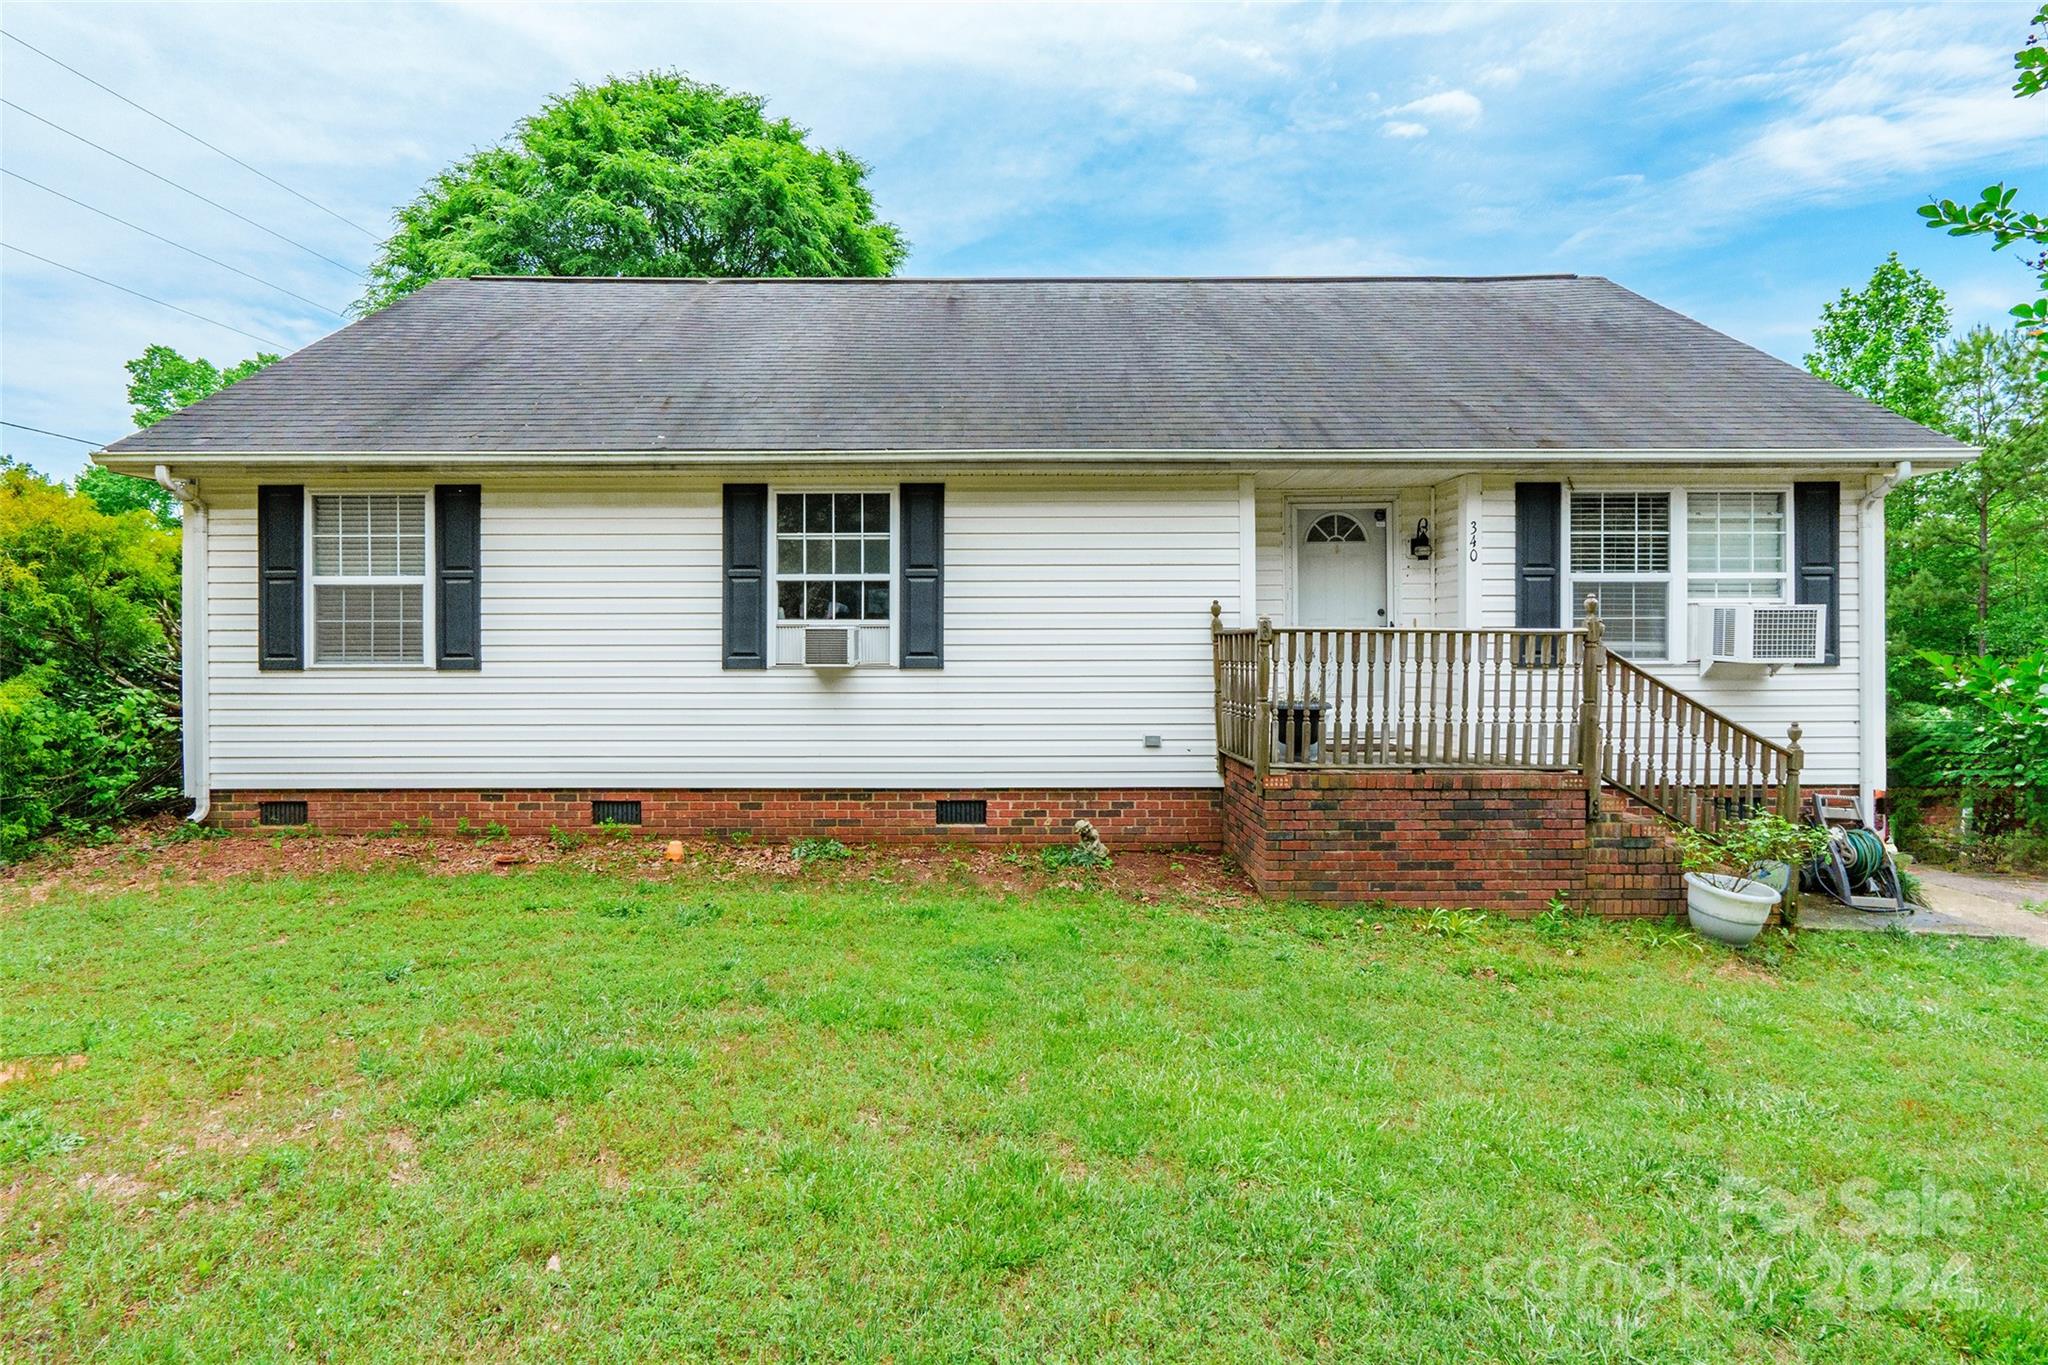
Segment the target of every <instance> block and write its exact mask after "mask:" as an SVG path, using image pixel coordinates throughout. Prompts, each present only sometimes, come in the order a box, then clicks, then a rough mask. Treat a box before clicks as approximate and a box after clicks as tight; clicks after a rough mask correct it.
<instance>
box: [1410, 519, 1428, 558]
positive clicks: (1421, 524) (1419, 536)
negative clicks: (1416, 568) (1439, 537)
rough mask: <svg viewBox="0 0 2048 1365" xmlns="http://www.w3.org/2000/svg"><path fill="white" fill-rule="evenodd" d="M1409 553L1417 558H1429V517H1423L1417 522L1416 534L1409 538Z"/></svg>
mask: <svg viewBox="0 0 2048 1365" xmlns="http://www.w3.org/2000/svg"><path fill="white" fill-rule="evenodd" d="M1408 553H1409V554H1411V555H1413V556H1414V557H1415V558H1417V559H1428V558H1429V518H1428V517H1422V518H1420V519H1418V520H1417V521H1416V523H1415V534H1414V535H1412V536H1410V537H1409V538H1408Z"/></svg>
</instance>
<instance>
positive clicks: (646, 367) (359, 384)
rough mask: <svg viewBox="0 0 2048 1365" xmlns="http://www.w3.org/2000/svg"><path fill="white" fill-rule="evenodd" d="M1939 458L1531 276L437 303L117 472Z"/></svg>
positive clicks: (524, 290)
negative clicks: (271, 461)
mask: <svg viewBox="0 0 2048 1365" xmlns="http://www.w3.org/2000/svg"><path fill="white" fill-rule="evenodd" d="M1951 445H1952V443H1951V442H1949V441H1948V440H1947V438H1945V437H1941V436H1937V435H1935V434H1934V433H1932V432H1930V431H1927V430H1926V429H1924V428H1922V427H1919V426H1917V425H1915V424H1913V423H1911V422H1908V421H1906V420H1904V419H1903V418H1900V417H1897V416H1895V415H1893V414H1892V413H1889V412H1886V411H1884V410H1882V409H1880V408H1877V407H1875V406H1873V405H1872V404H1869V403H1866V402H1865V401H1863V400H1862V399H1860V398H1857V397H1854V396H1852V395H1850V394H1847V393H1844V392H1842V391H1841V390H1839V389H1837V388H1835V387H1834V386H1832V385H1830V384H1827V383H1824V382H1822V381H1820V380H1818V379H1815V378H1813V377H1812V376H1810V375H1808V374H1806V373H1805V372H1804V371H1802V370H1799V369H1797V368H1795V367H1793V366H1790V365H1787V364H1785V363H1783V362H1782V361H1779V360H1775V359H1773V358H1772V357H1770V356H1767V355H1765V354H1763V353H1762V352H1760V351H1757V350H1754V349H1752V348H1750V347H1748V346H1745V345H1743V344H1741V343H1740V342H1737V341H1735V340H1733V339H1731V338H1729V337H1726V336H1723V335H1722V334H1721V333H1719V332H1716V331H1713V330H1712V329H1710V328H1707V327H1704V326H1702V325H1701V324H1699V323H1697V322H1694V321H1692V320H1691V319H1690V318H1686V317H1682V316H1680V315H1679V314H1677V313H1674V312H1671V311H1670V310H1668V309H1665V308H1661V307H1659V306H1657V305H1656V304H1654V303H1651V302H1649V301H1648V300H1647V299H1644V298H1642V297H1640V296H1639V295H1636V294H1632V293H1630V292H1629V291H1628V290H1626V289H1623V288H1621V287H1620V286H1618V285H1615V284H1613V283H1611V282H1610V281H1607V280H1604V279H1597V278H1581V277H1577V276H1540V277H1516V278H1495V279H1328V280H1281V279H1273V280H1257V279H1255V280H1120V279H1099V280H887V281H873V280H563V279H516V280H515V279H473V280H443V281H440V282H438V283H436V284H433V285H431V286H429V287H428V288H426V289H424V290H422V291H420V292H419V293H417V294H414V295H412V296H411V297H409V298H407V299H404V300H402V301H401V302H399V303H397V304H395V305H393V306H392V307H390V308H387V309H385V310H384V311H382V312H380V313H377V314H374V315H373V316H371V317H369V318H366V319H364V320H363V321H360V322H357V323H355V324H353V325H352V326H349V327H346V328H344V329H342V330H341V331H339V332H337V333H335V334H334V335H332V336H329V337H326V338H324V339H323V340H321V341H318V342H315V343H314V344H313V345H311V346H308V347H306V348H305V349H304V350H302V351H300V352H298V353H297V354H295V355H292V356H289V357H287V358H286V359H285V360H284V361H282V362H281V363H279V364H277V365H274V366H272V367H271V368H270V369H268V370H265V371H263V372H262V373H260V374H258V375H255V376H254V377H252V378H250V379H247V380H244V381H243V382H241V383H240V384H237V385H235V386H234V387H233V388H230V389H228V390H226V391H224V392H222V393H221V394H219V395H217V396H215V397H213V398H210V399H208V400H206V401H205V402H203V403H200V404H198V405H197V406H195V407H193V408H190V409H188V410H186V411H184V412H182V413H179V414H176V415H174V416H172V417H170V418H168V419H166V420H165V421H163V422H160V423H158V424H157V425H155V426H153V427H150V428H149V429H147V430H146V431H142V432H139V433H137V434H136V435H133V436H130V437H128V438H127V439H125V440H122V441H119V442H117V443H115V444H114V445H113V446H112V447H110V449H111V450H112V451H113V452H114V453H115V454H117V455H141V454H159V453H160V454H164V455H177V454H189V453H197V452H225V453H235V452H248V453H258V452H264V453H278V452H293V453H297V452H307V453H313V452H343V451H349V452H369V451H383V452H407V453H410V452H421V453H429V452H470V451H508V452H531V451H565V452H566V451H574V452H621V453H624V452H648V451H826V450H830V451H896V450H1114V451H1129V450H1162V451H1188V450H1306V451H1315V450H1432V449H1460V450H1463V449H1480V450H1485V449H1499V450H1508V449H1512V450H1528V449H1558V450H1630V449H1636V450H1737V449H1791V448H1799V449H1816V448H1819V449H1847V450H1862V449H1900V448H1905V449H1911V448H1919V449H1928V448H1931V447H1936V446H1951ZM1955 448H1956V449H1958V450H1959V449H1960V447H1955Z"/></svg>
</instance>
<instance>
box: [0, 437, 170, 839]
mask: <svg viewBox="0 0 2048 1365" xmlns="http://www.w3.org/2000/svg"><path fill="white" fill-rule="evenodd" d="M177 631H178V536H177V533H176V532H175V531H174V530H172V529H170V528H168V527H167V526H165V524H164V523H163V522H162V521H161V520H160V519H159V518H158V516H157V515H156V514H155V513H154V512H152V511H149V510H147V509H141V508H138V509H136V510H131V511H126V512H122V513H119V514H118V515H109V514H108V513H106V512H104V511H102V510H101V509H100V507H99V506H98V505H97V504H96V503H95V502H94V501H93V500H92V499H91V498H89V497H86V496H81V495H79V494H76V493H73V492H72V491H70V490H69V489H66V488H65V487H64V486H63V485H61V484H57V483H52V482H51V481H49V480H47V479H44V478H42V477H40V476H38V475H37V474H35V473H33V472H31V471H30V470H28V469H25V468H22V467H20V466H18V465H12V464H0V860H5V859H8V858H13V857H17V856H19V855H20V854H21V853H22V852H23V851H24V850H25V849H27V848H28V847H29V846H30V845H32V844H33V843H34V842H35V841H36V840H37V839H39V838H41V837H42V836H44V835H46V834H49V833H52V832H55V831H68V830H82V829H84V828H88V827H91V826H94V825H100V824H105V823H107V822H110V821H113V820H117V819H121V818H124V817H127V816H131V815H137V814H142V813H146V812H148V811H150V810H154V809H158V808H161V807H162V806H164V805H166V804H168V803H170V802H171V801H173V800H175V799H176V798H177V796H178V768H179V757H180V755H179V734H178V648H177Z"/></svg>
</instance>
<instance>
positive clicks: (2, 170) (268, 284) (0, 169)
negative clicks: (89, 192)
mask: <svg viewBox="0 0 2048 1365" xmlns="http://www.w3.org/2000/svg"><path fill="white" fill-rule="evenodd" d="M0 175H6V176H12V177H13V178H14V179H16V180H19V181H20V182H21V183H22V184H24V185H33V186H35V187H36V188H37V189H39V190H41V191H42V192H43V193H44V194H54V195H56V196H57V197H58V198H59V199H62V200H63V201H64V202H65V203H67V204H76V205H78V207H80V208H82V209H84V210H85V211H86V212H87V213H97V214H98V215H99V216H100V217H102V218H105V219H107V220H108V221H110V222H115V223H119V224H120V225H121V226H122V227H125V228H133V229H134V230H135V231H137V232H139V233H141V234H142V235H143V236H145V237H154V238H156V239H157V240H158V241H159V242H162V243H163V244H164V245H165V246H171V247H176V248H177V249H178V250H180V251H182V252H184V253H185V254H186V255H187V256H197V257H198V258H199V259H200V260H202V261H206V262H208V263H209V264H212V265H217V266H219V267H220V268H221V269H222V270H231V271H233V272H234V273H235V274H237V275H240V276H241V277H242V278H243V279H245V280H254V281H256V283H258V284H260V285H263V286H264V287H265V288H268V289H275V290H276V291H277V292H278V293H280V294H283V295H285V296H286V297H288V298H294V299H297V300H298V301H299V302H300V303H303V304H308V305H310V306H312V307H314V308H318V309H319V310H320V311H321V312H323V313H329V314H332V315H333V316H335V317H344V316H346V315H345V314H343V313H342V312H341V311H340V310H338V309H334V308H329V307H328V306H327V305H326V304H324V303H321V302H319V301H318V300H317V299H309V298H307V297H306V296H305V295H304V294H295V293H293V292H292V291H291V290H289V289H287V288H285V287H284V286H283V285H281V284H276V283H273V282H272V281H270V280H266V279H264V278H263V277H262V276H261V275H251V274H250V273H249V272H248V271H246V270H243V269H242V268H241V267H239V266H233V265H229V264H228V263H227V262H226V261H223V260H221V259H219V258H218V257H215V256H209V255H207V254H206V253H205V252H203V251H195V250H193V249H192V248H191V247H189V246H186V245H185V244H184V243H183V242H174V241H172V240H171V239H170V238H168V237H166V236H164V235H163V234H162V233H161V232H151V231H150V230H149V229H148V228H146V227H144V226H142V225H141V224H140V223H131V222H129V221H128V220H127V219H126V218H122V217H120V216H118V215H116V214H112V213H108V212H107V211H106V210H105V209H102V208H94V207H93V206H92V205H91V204H88V203H86V202H85V201H84V200H83V199H73V198H72V197H71V196H70V195H68V194H66V193H64V191H62V190H57V189H52V188H50V187H49V186H48V185H45V184H44V183H43V182H42V181H40V180H31V179H29V178H28V177H27V176H25V175H23V174H22V173H21V172H20V171H10V170H8V169H7V168H6V167H5V166H0Z"/></svg>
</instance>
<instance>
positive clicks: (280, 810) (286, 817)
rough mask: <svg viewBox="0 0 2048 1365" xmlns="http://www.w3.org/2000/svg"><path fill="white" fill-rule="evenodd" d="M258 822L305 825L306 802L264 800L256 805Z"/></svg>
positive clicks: (262, 823) (261, 823) (263, 823)
mask: <svg viewBox="0 0 2048 1365" xmlns="http://www.w3.org/2000/svg"><path fill="white" fill-rule="evenodd" d="M256 823H257V824H259V825H303V824H305V823H306V803H305V802H303V801H264V802H261V803H259V804H258V805H257V807H256Z"/></svg>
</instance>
